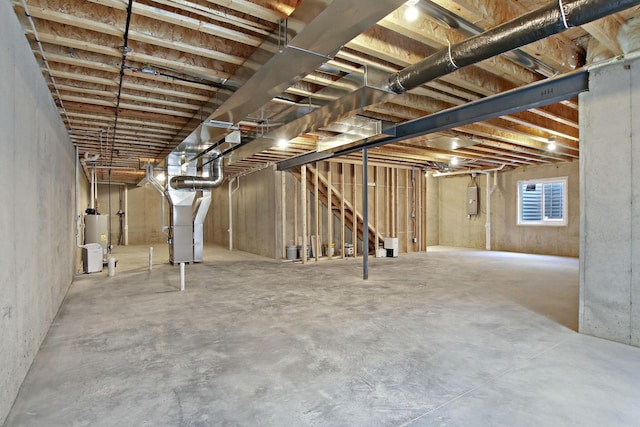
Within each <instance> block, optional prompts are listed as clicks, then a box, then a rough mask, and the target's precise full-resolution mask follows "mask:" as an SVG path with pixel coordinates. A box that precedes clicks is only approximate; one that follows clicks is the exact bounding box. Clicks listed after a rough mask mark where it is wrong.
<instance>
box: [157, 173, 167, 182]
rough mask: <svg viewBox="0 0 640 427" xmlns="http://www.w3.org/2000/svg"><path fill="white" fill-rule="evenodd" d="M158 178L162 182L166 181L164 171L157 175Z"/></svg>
mask: <svg viewBox="0 0 640 427" xmlns="http://www.w3.org/2000/svg"><path fill="white" fill-rule="evenodd" d="M156 179H157V180H158V181H160V182H164V180H165V176H164V172H160V173H159V174H158V176H156Z"/></svg>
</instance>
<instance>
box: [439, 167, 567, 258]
mask: <svg viewBox="0 0 640 427" xmlns="http://www.w3.org/2000/svg"><path fill="white" fill-rule="evenodd" d="M557 177H567V178H568V186H569V188H568V207H567V208H568V215H569V218H568V224H567V225H566V226H560V227H551V226H522V225H518V224H517V198H518V191H517V184H518V181H526V180H530V179H543V178H557ZM435 179H437V180H438V183H439V185H438V190H437V194H438V197H437V198H436V199H435V200H437V201H438V204H437V207H435V206H434V203H435V200H434V198H432V197H431V196H430V197H429V202H430V205H429V206H428V212H432V211H433V210H436V209H437V211H438V216H437V220H438V222H437V223H438V227H437V228H435V225H431V223H432V222H433V221H430V226H429V230H430V231H432V233H435V232H437V233H438V238H437V239H436V238H435V237H430V239H429V241H430V244H433V243H432V242H434V241H437V242H438V244H440V245H444V246H461V247H469V248H476V249H485V247H486V233H485V230H486V229H485V224H486V212H487V197H486V194H487V193H486V189H487V179H486V177H485V176H484V175H479V176H478V180H477V181H478V184H479V188H480V189H479V201H480V205H479V206H480V209H479V215H477V216H472V217H471V218H468V217H467V214H466V191H467V186H468V185H469V182H470V176H469V175H463V176H453V177H442V178H429V180H430V181H431V180H435ZM491 184H492V185H493V179H492V182H491ZM429 188H430V189H431V188H432V186H430V187H429ZM434 193H435V191H431V190H430V191H429V194H430V195H432V194H434ZM579 194H580V176H579V163H578V162H571V163H558V164H554V165H545V166H530V167H521V168H517V169H514V170H510V171H506V172H499V175H498V186H497V188H496V190H495V191H494V193H493V196H492V199H491V203H492V208H491V212H492V215H491V222H492V249H493V250H499V251H510V252H525V253H533V254H544V255H559V256H572V257H577V256H578V255H579V250H580V195H579ZM432 215H434V214H432Z"/></svg>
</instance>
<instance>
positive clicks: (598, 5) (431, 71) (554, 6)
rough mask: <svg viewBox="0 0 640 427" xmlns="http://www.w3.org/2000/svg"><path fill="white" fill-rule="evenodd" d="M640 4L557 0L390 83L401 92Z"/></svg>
mask: <svg viewBox="0 0 640 427" xmlns="http://www.w3.org/2000/svg"><path fill="white" fill-rule="evenodd" d="M638 4H640V0H557V1H554V2H551V3H549V4H548V5H546V6H543V7H541V8H540V9H537V10H534V11H532V12H529V13H527V14H525V15H522V16H521V17H518V18H516V19H513V20H511V21H509V22H506V23H504V24H502V25H499V26H497V27H495V28H492V29H491V30H488V31H485V32H484V33H482V34H478V35H477V36H474V37H471V38H469V39H467V40H465V41H463V42H460V43H457V44H454V45H449V47H448V48H447V49H443V50H441V51H439V52H437V53H435V54H433V55H431V56H429V57H428V58H425V59H424V60H422V61H420V62H417V63H415V64H413V65H411V66H409V67H407V68H405V69H403V70H401V71H399V72H397V73H395V74H393V75H391V76H390V77H389V79H388V80H387V85H388V87H389V89H390V90H392V91H393V92H395V93H398V94H402V93H404V92H406V91H408V90H411V89H413V88H416V87H418V86H420V85H423V84H425V83H427V82H430V81H432V80H435V79H437V78H438V77H442V76H444V75H447V74H449V73H452V72H454V71H456V70H457V69H459V68H462V67H466V66H468V65H473V64H476V63H478V62H480V61H483V60H485V59H489V58H491V57H494V56H497V55H500V54H502V53H505V52H509V51H511V50H513V49H517V48H519V47H522V46H524V45H527V44H529V43H533V42H535V41H538V40H542V39H544V38H546V37H549V36H552V35H554V34H558V33H561V32H563V31H565V30H566V29H568V28H570V27H577V26H580V25H583V24H586V23H589V22H591V21H595V20H596V19H600V18H603V17H605V16H608V15H611V14H614V13H617V12H620V11H622V10H625V9H628V8H630V7H632V6H636V5H638Z"/></svg>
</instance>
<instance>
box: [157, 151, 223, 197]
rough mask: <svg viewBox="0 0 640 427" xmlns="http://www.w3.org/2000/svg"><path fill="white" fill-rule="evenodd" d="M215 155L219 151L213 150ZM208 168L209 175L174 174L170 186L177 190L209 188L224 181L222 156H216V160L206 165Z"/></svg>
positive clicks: (217, 185)
mask: <svg viewBox="0 0 640 427" xmlns="http://www.w3.org/2000/svg"><path fill="white" fill-rule="evenodd" d="M212 154H213V155H214V156H216V155H218V154H219V153H218V152H212ZM205 168H208V171H209V176H208V177H203V176H188V175H179V176H174V177H172V178H171V180H170V181H169V186H170V187H171V188H173V189H176V190H187V189H188V190H207V189H211V188H216V187H219V186H220V185H221V184H222V181H224V173H223V168H222V157H218V158H216V159H215V160H214V161H212V162H210V163H208V164H207V165H205Z"/></svg>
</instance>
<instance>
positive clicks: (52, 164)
mask: <svg viewBox="0 0 640 427" xmlns="http://www.w3.org/2000/svg"><path fill="white" fill-rule="evenodd" d="M0 40H2V42H1V43H0V93H1V94H2V102H0V152H2V156H1V160H0V162H1V163H2V165H1V167H0V182H2V185H1V186H0V200H2V208H1V209H0V259H2V268H0V424H2V423H3V421H4V419H5V418H6V415H7V413H8V411H9V409H10V408H11V405H12V404H13V401H14V399H15V397H16V394H17V393H18V389H19V387H20V384H21V383H22V381H23V379H24V377H25V375H26V373H27V371H28V370H29V367H30V366H31V362H32V361H33V358H34V356H35V354H36V352H37V351H38V348H39V346H40V344H41V342H42V340H43V339H44V337H45V335H46V333H47V331H48V329H49V326H50V325H51V322H52V320H53V318H54V316H55V315H56V313H57V311H58V308H59V307H60V304H61V302H62V300H63V298H64V296H65V294H66V292H67V289H68V288H69V285H70V284H71V281H72V279H73V274H74V270H75V254H76V248H75V241H74V215H75V190H74V188H75V173H74V164H75V162H74V158H75V151H74V149H73V146H72V144H71V141H70V140H69V138H68V136H67V133H66V130H65V128H64V126H63V123H62V121H61V119H60V115H59V114H58V111H57V108H56V106H55V105H54V103H53V101H52V99H51V94H50V92H49V89H48V88H47V83H46V82H45V80H44V78H43V76H42V74H41V72H40V66H39V65H38V64H37V63H36V60H35V58H34V56H33V53H32V51H31V48H30V46H29V44H28V42H27V40H26V39H25V37H24V34H23V33H22V30H21V27H20V25H19V23H18V20H17V18H16V15H15V14H14V12H13V10H12V5H11V2H4V1H3V2H0Z"/></svg>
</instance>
